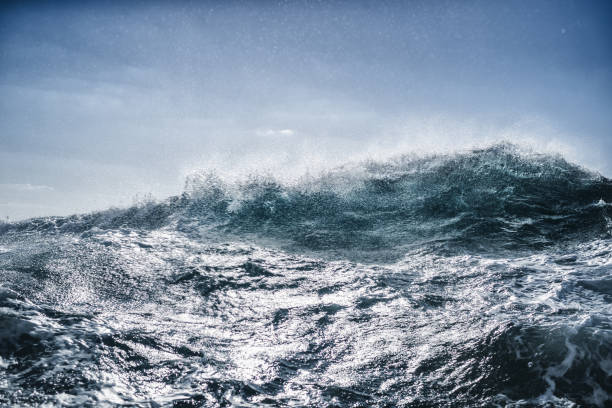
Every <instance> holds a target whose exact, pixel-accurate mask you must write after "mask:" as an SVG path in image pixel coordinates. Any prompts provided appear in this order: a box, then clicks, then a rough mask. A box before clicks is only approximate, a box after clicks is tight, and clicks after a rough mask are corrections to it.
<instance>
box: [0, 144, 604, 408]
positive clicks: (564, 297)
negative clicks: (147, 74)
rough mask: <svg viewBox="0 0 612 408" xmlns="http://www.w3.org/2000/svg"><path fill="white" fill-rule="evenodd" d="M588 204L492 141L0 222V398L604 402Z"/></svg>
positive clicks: (566, 179) (577, 174)
mask: <svg viewBox="0 0 612 408" xmlns="http://www.w3.org/2000/svg"><path fill="white" fill-rule="evenodd" d="M609 203H612V181H610V180H608V179H606V178H604V177H602V176H600V175H597V174H594V173H592V172H589V171H588V170H586V169H584V168H582V167H579V166H576V165H574V164H571V163H568V162H567V161H566V160H564V159H563V158H562V157H560V156H551V155H543V154H535V153H532V152H525V151H523V150H521V149H520V148H518V147H516V146H513V145H510V144H501V145H495V146H492V147H490V148H487V149H480V150H473V151H470V152H465V153H457V154H449V155H436V156H428V157H415V156H401V157H398V158H396V159H393V160H388V161H384V162H366V163H360V164H353V165H346V166H344V167H341V168H337V169H334V170H331V171H329V172H327V173H325V174H321V175H318V176H316V177H315V176H307V177H302V178H301V179H299V180H297V181H293V182H291V183H287V182H285V183H283V182H280V181H278V180H276V179H275V178H274V177H272V176H253V177H250V178H247V179H246V180H241V181H237V182H228V181H224V180H222V179H221V178H220V177H218V176H216V175H215V174H214V173H202V174H197V175H194V176H192V177H190V178H189V179H188V181H187V183H186V188H185V192H184V193H183V194H182V195H180V196H176V197H171V198H169V199H167V200H164V201H161V202H148V203H142V204H140V205H137V206H134V207H132V208H128V209H111V210H107V211H102V212H97V213H92V214H86V215H75V216H71V217H51V218H41V219H32V220H27V221H22V222H18V223H13V224H4V225H0V405H9V406H11V405H14V406H40V405H44V404H47V405H51V406H54V405H57V406H99V405H107V406H143V407H150V406H169V407H170V406H171V407H197V406H202V407H209V406H289V405H292V406H321V407H328V406H340V407H345V406H346V407H356V406H378V407H392V406H393V407H395V406H406V407H439V406H449V407H450V406H466V407H472V406H516V407H518V406H533V407H536V406H542V407H549V406H559V407H570V406H576V405H579V406H596V407H605V406H610V405H611V404H612V307H611V306H610V303H611V302H612V280H611V274H610V273H611V271H612V221H611V218H610V211H611V210H612V206H611V205H610V204H609Z"/></svg>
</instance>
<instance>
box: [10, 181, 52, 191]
mask: <svg viewBox="0 0 612 408" xmlns="http://www.w3.org/2000/svg"><path fill="white" fill-rule="evenodd" d="M0 189H6V190H12V191H36V192H40V191H55V189H54V188H53V187H51V186H45V185H37V184H30V183H26V184H0Z"/></svg>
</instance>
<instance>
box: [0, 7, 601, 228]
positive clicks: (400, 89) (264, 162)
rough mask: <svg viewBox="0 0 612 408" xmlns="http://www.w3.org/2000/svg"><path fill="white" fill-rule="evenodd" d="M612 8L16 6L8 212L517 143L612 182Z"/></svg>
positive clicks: (4, 167) (7, 143) (6, 165)
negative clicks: (212, 175) (215, 178)
mask: <svg viewBox="0 0 612 408" xmlns="http://www.w3.org/2000/svg"><path fill="white" fill-rule="evenodd" d="M611 63H612V5H611V3H609V2H594V1H575V2H574V1H464V2H454V1H453V2H446V1H423V2H420V1H412V2H410V1H407V2H387V1H376V2H358V1H351V2H308V1H304V2H186V1H182V2H181V1H179V2H140V3H139V2H132V1H130V2H109V1H106V2H103V1H99V2H93V1H87V2H62V3H61V4H60V5H58V4H57V2H34V1H25V2H21V3H19V2H17V3H3V5H2V6H0V216H2V217H6V216H9V217H11V219H19V218H26V217H30V216H39V215H54V214H55V215H59V214H69V213H72V212H79V211H89V210H93V209H102V208H106V207H108V206H111V205H127V204H130V203H131V202H132V201H133V200H134V198H135V197H137V196H142V195H143V194H146V193H152V194H153V195H154V196H157V197H163V196H165V195H169V194H175V193H178V192H180V191H181V188H182V183H183V179H184V177H185V175H186V174H189V172H191V171H193V170H195V169H199V168H203V169H205V168H216V169H218V170H219V171H220V172H226V173H228V174H238V173H248V172H249V171H254V169H255V170H257V171H263V170H268V171H272V172H280V173H282V174H299V173H300V172H303V171H306V170H313V169H319V168H325V167H330V166H333V165H335V164H338V163H341V162H342V161H345V160H351V159H359V158H363V157H384V156H387V155H392V154H401V153H406V152H410V151H413V150H416V151H421V152H422V151H430V150H434V149H447V150H452V149H461V148H466V147H469V146H472V145H478V144H486V143H491V142H493V141H496V140H500V139H506V140H510V141H515V142H517V143H521V144H527V145H531V146H534V147H535V148H537V149H539V150H551V151H560V152H561V153H563V154H564V155H566V156H568V157H569V158H570V159H572V160H575V161H578V162H580V163H582V164H584V165H585V166H587V167H589V168H591V169H594V170H597V171H600V172H602V173H603V174H604V175H607V176H611V175H612V161H610V159H609V157H612V135H611V130H612V112H611V107H612V70H611V68H612V64H611Z"/></svg>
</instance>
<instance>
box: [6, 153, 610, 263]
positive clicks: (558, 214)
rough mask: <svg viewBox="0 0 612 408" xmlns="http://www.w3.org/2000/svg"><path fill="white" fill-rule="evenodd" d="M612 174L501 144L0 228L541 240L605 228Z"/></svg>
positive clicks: (356, 243) (194, 182)
mask: <svg viewBox="0 0 612 408" xmlns="http://www.w3.org/2000/svg"><path fill="white" fill-rule="evenodd" d="M609 203H612V181H611V180H609V179H607V178H605V177H603V176H601V175H599V174H596V173H593V172H591V171H588V170H587V169H585V168H583V167H581V166H578V165H576V164H573V163H570V162H568V161H566V160H565V159H564V158H563V157H561V156H560V155H550V154H539V153H534V152H531V151H526V150H523V149H521V148H520V147H518V146H516V145H513V144H509V143H502V144H496V145H493V146H490V147H488V148H484V149H474V150H471V151H468V152H461V153H454V154H445V155H430V156H425V157H417V156H414V155H403V156H398V157H396V158H393V159H390V160H387V161H367V162H362V163H358V164H353V165H345V166H343V167H339V168H336V169H333V170H330V171H328V172H326V173H323V174H320V175H318V176H316V177H315V176H304V177H302V178H300V179H299V180H297V181H294V182H292V183H283V182H280V181H278V180H277V179H276V178H275V177H273V176H269V175H268V176H261V175H254V176H250V177H248V178H247V179H245V180H241V181H237V182H228V181H224V180H222V179H221V178H220V177H219V176H217V175H216V174H215V173H212V172H204V173H198V174H194V175H192V176H190V177H189V178H188V179H187V182H186V186H185V191H184V192H183V194H181V195H179V196H174V197H170V198H168V199H166V200H163V201H161V202H148V203H142V204H139V205H135V206H133V207H131V208H128V209H110V210H106V211H101V212H95V213H91V214H85V215H74V216H70V217H50V218H38V219H31V220H27V221H23V222H18V223H13V224H5V225H4V226H0V233H2V234H7V233H11V232H46V233H49V232H63V233H83V232H87V231H95V230H96V229H102V230H108V229H120V228H139V229H157V228H162V227H166V228H177V229H179V230H182V231H187V232H189V231H192V232H197V231H201V229H202V228H203V227H205V228H206V229H207V230H208V231H215V232H218V233H230V234H235V235H243V234H251V235H256V236H259V237H267V238H275V239H282V240H285V241H287V242H288V243H290V244H291V245H297V246H300V247H303V248H307V249H311V250H330V249H356V250H360V251H368V250H370V251H376V250H381V249H396V250H397V249H401V248H406V247H410V246H413V245H421V244H423V243H442V244H444V245H447V246H456V245H458V246H460V247H463V248H465V247H469V248H472V249H480V250H483V249H491V248H497V249H510V250H516V249H521V248H526V249H530V250H533V249H538V248H544V247H547V246H550V245H552V244H558V243H567V242H572V241H580V240H583V239H594V238H601V237H609V236H610V234H611V231H612V222H611V220H610V204H609Z"/></svg>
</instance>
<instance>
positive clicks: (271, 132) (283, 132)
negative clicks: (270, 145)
mask: <svg viewBox="0 0 612 408" xmlns="http://www.w3.org/2000/svg"><path fill="white" fill-rule="evenodd" d="M255 134H256V135H257V136H267V137H271V136H293V135H295V130H293V129H264V130H262V129H260V130H257V131H255Z"/></svg>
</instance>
